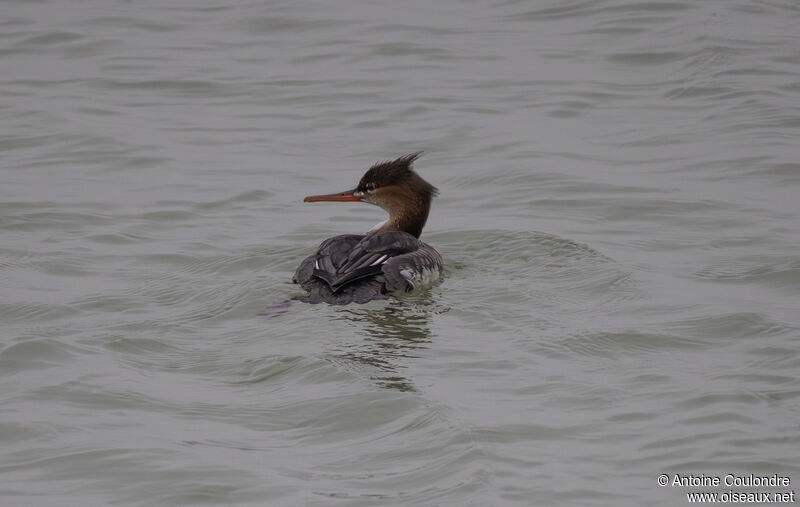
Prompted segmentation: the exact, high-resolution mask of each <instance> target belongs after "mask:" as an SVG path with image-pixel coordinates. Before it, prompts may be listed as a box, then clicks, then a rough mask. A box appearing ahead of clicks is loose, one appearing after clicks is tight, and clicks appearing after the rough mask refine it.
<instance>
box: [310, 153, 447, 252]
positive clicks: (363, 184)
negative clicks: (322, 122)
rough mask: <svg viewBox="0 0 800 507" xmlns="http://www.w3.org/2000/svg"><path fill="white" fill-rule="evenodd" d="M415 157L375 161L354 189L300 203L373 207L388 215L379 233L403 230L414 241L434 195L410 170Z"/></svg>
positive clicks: (433, 190)
mask: <svg viewBox="0 0 800 507" xmlns="http://www.w3.org/2000/svg"><path fill="white" fill-rule="evenodd" d="M419 155H420V153H413V154H411V155H406V156H405V157H400V158H398V159H396V160H392V161H387V162H378V163H377V164H375V165H373V166H372V167H370V168H369V170H368V171H367V172H366V174H364V176H363V177H362V178H361V181H360V182H359V183H358V186H357V187H356V188H354V189H352V190H348V191H346V192H340V193H338V194H328V195H312V196H309V197H306V198H305V199H304V201H305V202H317V201H338V202H352V201H363V202H368V203H370V204H375V205H376V206H380V207H381V208H383V209H385V210H386V211H388V212H389V220H388V221H387V222H386V224H384V225H383V227H381V228H380V229H379V230H382V231H405V232H407V233H409V234H411V235H413V236H415V237H417V238H418V237H419V236H420V234H422V228H423V227H425V222H426V221H427V220H428V212H429V211H430V208H431V200H432V199H433V197H434V196H436V194H437V193H438V191H437V190H436V187H434V186H433V185H431V184H430V183H428V182H427V181H425V180H423V179H422V177H420V175H419V174H417V173H416V172H415V171H414V169H413V168H412V167H411V164H412V163H413V162H414V161H415V160H416V159H417V157H419Z"/></svg>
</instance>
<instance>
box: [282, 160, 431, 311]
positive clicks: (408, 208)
mask: <svg viewBox="0 0 800 507" xmlns="http://www.w3.org/2000/svg"><path fill="white" fill-rule="evenodd" d="M420 154H421V152H418V153H412V154H410V155H405V156H402V157H399V158H397V159H394V160H388V161H382V162H378V163H376V164H374V165H373V166H372V167H370V168H369V169H368V170H367V172H366V173H365V174H364V176H363V177H362V178H361V180H360V181H359V182H358V185H357V186H356V187H355V188H353V189H351V190H346V191H344V192H338V193H333V194H321V195H310V196H308V197H306V198H305V199H304V200H303V201H304V202H365V203H369V204H373V205H376V206H380V207H381V208H383V209H384V210H385V211H386V212H388V214H389V218H388V219H387V220H386V221H384V222H381V223H379V224H377V225H376V226H374V227H373V228H372V229H370V230H368V231H367V232H366V233H365V234H343V235H340V236H334V237H331V238H328V239H326V240H325V241H323V242H322V244H320V245H319V247H318V248H317V250H316V252H314V253H313V254H312V255H310V256H308V257H307V258H305V259H304V260H303V261H302V262H301V263H300V266H299V267H298V268H297V270H296V271H295V273H294V276H293V277H292V282H294V283H296V284H298V285H300V287H301V288H302V289H304V290H305V291H306V292H307V293H306V294H305V295H302V296H297V297H296V298H295V299H297V300H300V301H303V302H307V303H329V304H334V305H345V304H349V303H366V302H369V301H373V300H379V299H388V298H390V297H396V296H398V295H400V294H404V293H407V292H410V291H413V290H416V289H422V288H427V287H430V286H432V285H433V284H435V283H436V282H437V281H439V280H440V279H441V277H442V272H443V269H444V263H443V261H442V256H441V254H440V253H439V252H437V251H436V249H435V248H433V247H432V246H430V245H428V244H427V243H425V242H423V241H422V240H420V236H421V235H422V230H423V228H424V227H425V223H426V222H427V220H428V214H429V213H430V208H431V202H432V201H433V198H434V197H436V196H437V195H438V193H439V191H438V190H437V188H436V187H435V186H433V185H431V184H430V183H428V182H427V181H425V180H424V179H423V178H422V177H421V176H420V175H419V174H418V173H417V172H416V171H415V170H414V168H413V163H414V161H416V160H417V159H418V158H419V156H420Z"/></svg>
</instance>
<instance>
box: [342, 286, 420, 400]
mask: <svg viewBox="0 0 800 507" xmlns="http://www.w3.org/2000/svg"><path fill="white" fill-rule="evenodd" d="M432 303H433V301H432V298H431V297H430V295H429V294H421V295H419V296H417V297H416V298H415V300H414V301H413V302H410V301H408V300H396V301H391V302H390V304H389V305H388V306H386V307H385V308H383V309H380V310H376V309H374V308H367V307H355V306H353V305H350V307H347V308H345V309H343V310H342V311H340V312H339V313H338V319H340V320H346V321H349V322H352V323H354V324H357V326H354V328H355V329H358V334H359V335H361V336H363V337H359V336H356V337H354V339H353V341H351V342H349V343H342V344H340V345H339V346H338V347H337V349H334V350H332V351H331V352H330V353H329V354H328V355H327V357H328V358H329V359H330V360H331V361H333V362H335V363H337V364H340V365H342V366H344V367H347V368H356V369H358V370H362V371H363V370H364V369H367V370H370V372H371V373H370V375H369V378H370V379H372V380H374V381H375V382H376V383H377V384H378V385H379V386H381V387H385V388H389V389H397V390H400V391H416V388H415V387H414V385H413V382H412V380H411V379H409V378H407V377H406V376H405V375H404V374H403V371H404V370H405V369H406V368H407V366H406V365H405V360H407V359H409V358H414V357H417V356H418V353H419V351H421V350H423V349H427V348H428V347H429V344H430V343H431V331H430V326H429V321H430V317H431V315H432V314H433V313H435V305H433V304H432Z"/></svg>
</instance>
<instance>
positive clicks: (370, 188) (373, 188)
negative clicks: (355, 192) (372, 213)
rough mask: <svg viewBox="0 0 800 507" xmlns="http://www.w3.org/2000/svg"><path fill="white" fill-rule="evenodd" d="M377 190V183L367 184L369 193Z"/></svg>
mask: <svg viewBox="0 0 800 507" xmlns="http://www.w3.org/2000/svg"><path fill="white" fill-rule="evenodd" d="M373 190H375V183H367V192H372V191H373Z"/></svg>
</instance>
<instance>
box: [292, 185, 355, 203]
mask: <svg viewBox="0 0 800 507" xmlns="http://www.w3.org/2000/svg"><path fill="white" fill-rule="evenodd" d="M355 191H356V189H355V188H354V189H353V190H347V191H345V192H339V193H338V194H324V195H309V196H308V197H306V198H305V199H303V202H319V201H333V202H358V201H360V200H361V198H360V197H358V196H356V195H354V192H355Z"/></svg>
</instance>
